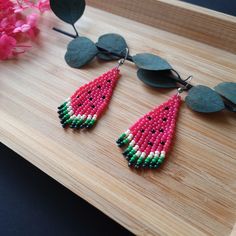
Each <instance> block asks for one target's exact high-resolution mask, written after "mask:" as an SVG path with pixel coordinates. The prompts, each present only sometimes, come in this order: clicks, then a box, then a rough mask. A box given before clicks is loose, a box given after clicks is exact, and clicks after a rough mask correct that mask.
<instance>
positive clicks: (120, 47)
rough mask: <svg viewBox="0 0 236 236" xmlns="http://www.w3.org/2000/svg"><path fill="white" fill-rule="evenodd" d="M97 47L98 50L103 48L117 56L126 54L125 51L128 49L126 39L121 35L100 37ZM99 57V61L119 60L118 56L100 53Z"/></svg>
mask: <svg viewBox="0 0 236 236" xmlns="http://www.w3.org/2000/svg"><path fill="white" fill-rule="evenodd" d="M96 45H97V47H98V48H103V49H105V50H107V51H109V52H112V53H117V54H124V53H125V49H126V48H128V45H127V43H126V41H125V39H124V38H123V37H122V36H121V35H119V34H104V35H102V36H100V37H99V39H98V42H97V44H96ZM97 56H98V58H99V59H102V60H106V61H110V60H117V59H118V57H117V56H114V55H110V54H105V53H102V52H100V53H99V54H98V55H97Z"/></svg>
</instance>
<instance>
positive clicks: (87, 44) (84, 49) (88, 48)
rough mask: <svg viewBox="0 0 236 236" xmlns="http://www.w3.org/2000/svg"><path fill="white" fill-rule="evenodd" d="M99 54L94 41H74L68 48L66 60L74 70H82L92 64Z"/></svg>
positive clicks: (80, 38)
mask: <svg viewBox="0 0 236 236" xmlns="http://www.w3.org/2000/svg"><path fill="white" fill-rule="evenodd" d="M97 53H98V50H97V47H96V45H95V43H94V42H93V41H91V40H90V39H88V38H86V37H78V38H75V39H73V40H72V41H71V42H70V43H69V44H68V47H67V52H66V54H65V60H66V62H67V64H68V65H69V66H71V67H73V68H81V67H82V66H84V65H86V64H87V63H88V62H90V61H91V60H92V59H93V58H94V57H95V56H96V55H97Z"/></svg>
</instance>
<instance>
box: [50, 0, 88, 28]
mask: <svg viewBox="0 0 236 236" xmlns="http://www.w3.org/2000/svg"><path fill="white" fill-rule="evenodd" d="M85 5H86V4H85V0H59V1H58V0H50V6H51V9H52V11H53V12H54V14H55V15H56V16H57V17H58V18H60V19H61V20H63V21H65V22H66V23H69V24H71V25H74V23H75V22H76V21H77V20H78V19H79V18H80V17H81V16H82V15H83V13H84V9H85Z"/></svg>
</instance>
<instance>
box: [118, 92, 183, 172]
mask: <svg viewBox="0 0 236 236" xmlns="http://www.w3.org/2000/svg"><path fill="white" fill-rule="evenodd" d="M180 104H181V97H180V96H179V95H178V94H177V95H174V96H172V97H171V98H170V99H169V100H168V101H167V102H165V103H163V104H161V105H160V106H158V107H156V108H154V109H153V110H152V111H151V112H149V113H147V114H145V115H144V116H143V117H141V118H140V119H139V120H138V121H137V122H136V123H135V124H133V125H132V126H131V127H130V128H129V129H128V130H127V131H126V132H124V133H123V134H122V135H121V136H120V137H119V139H118V140H117V145H118V146H119V147H122V146H123V145H128V147H127V148H126V149H125V151H124V152H123V155H124V156H125V157H126V159H127V160H128V163H129V166H134V167H135V168H140V167H143V168H158V167H159V166H160V164H161V163H162V162H163V161H164V159H165V156H166V153H167V152H168V150H169V147H170V144H171V140H172V137H173V135H174V130H175V125H176V118H177V115H178V110H179V107H180Z"/></svg>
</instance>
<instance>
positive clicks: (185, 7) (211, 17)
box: [86, 0, 236, 53]
mask: <svg viewBox="0 0 236 236" xmlns="http://www.w3.org/2000/svg"><path fill="white" fill-rule="evenodd" d="M86 2H87V3H88V4H90V5H91V6H94V7H96V8H100V9H102V10H106V11H109V12H111V13H113V14H116V15H120V16H124V17H127V18H129V19H132V20H135V21H138V22H141V23H144V24H148V25H151V26H154V27H156V28H159V29H163V30H167V31H169V32H172V33H176V34H178V35H181V36H185V37H188V38H191V39H194V40H197V41H200V42H203V43H207V44H209V45H211V46H215V47H218V48H221V49H225V50H228V51H230V52H234V53H236V18H235V17H233V16H230V15H226V14H223V13H220V12H216V11H213V10H209V9H206V8H203V7H199V6H196V5H192V4H189V3H185V2H182V1H178V0H145V1H142V0H130V1H127V0H100V1H97V0H87V1H86Z"/></svg>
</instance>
